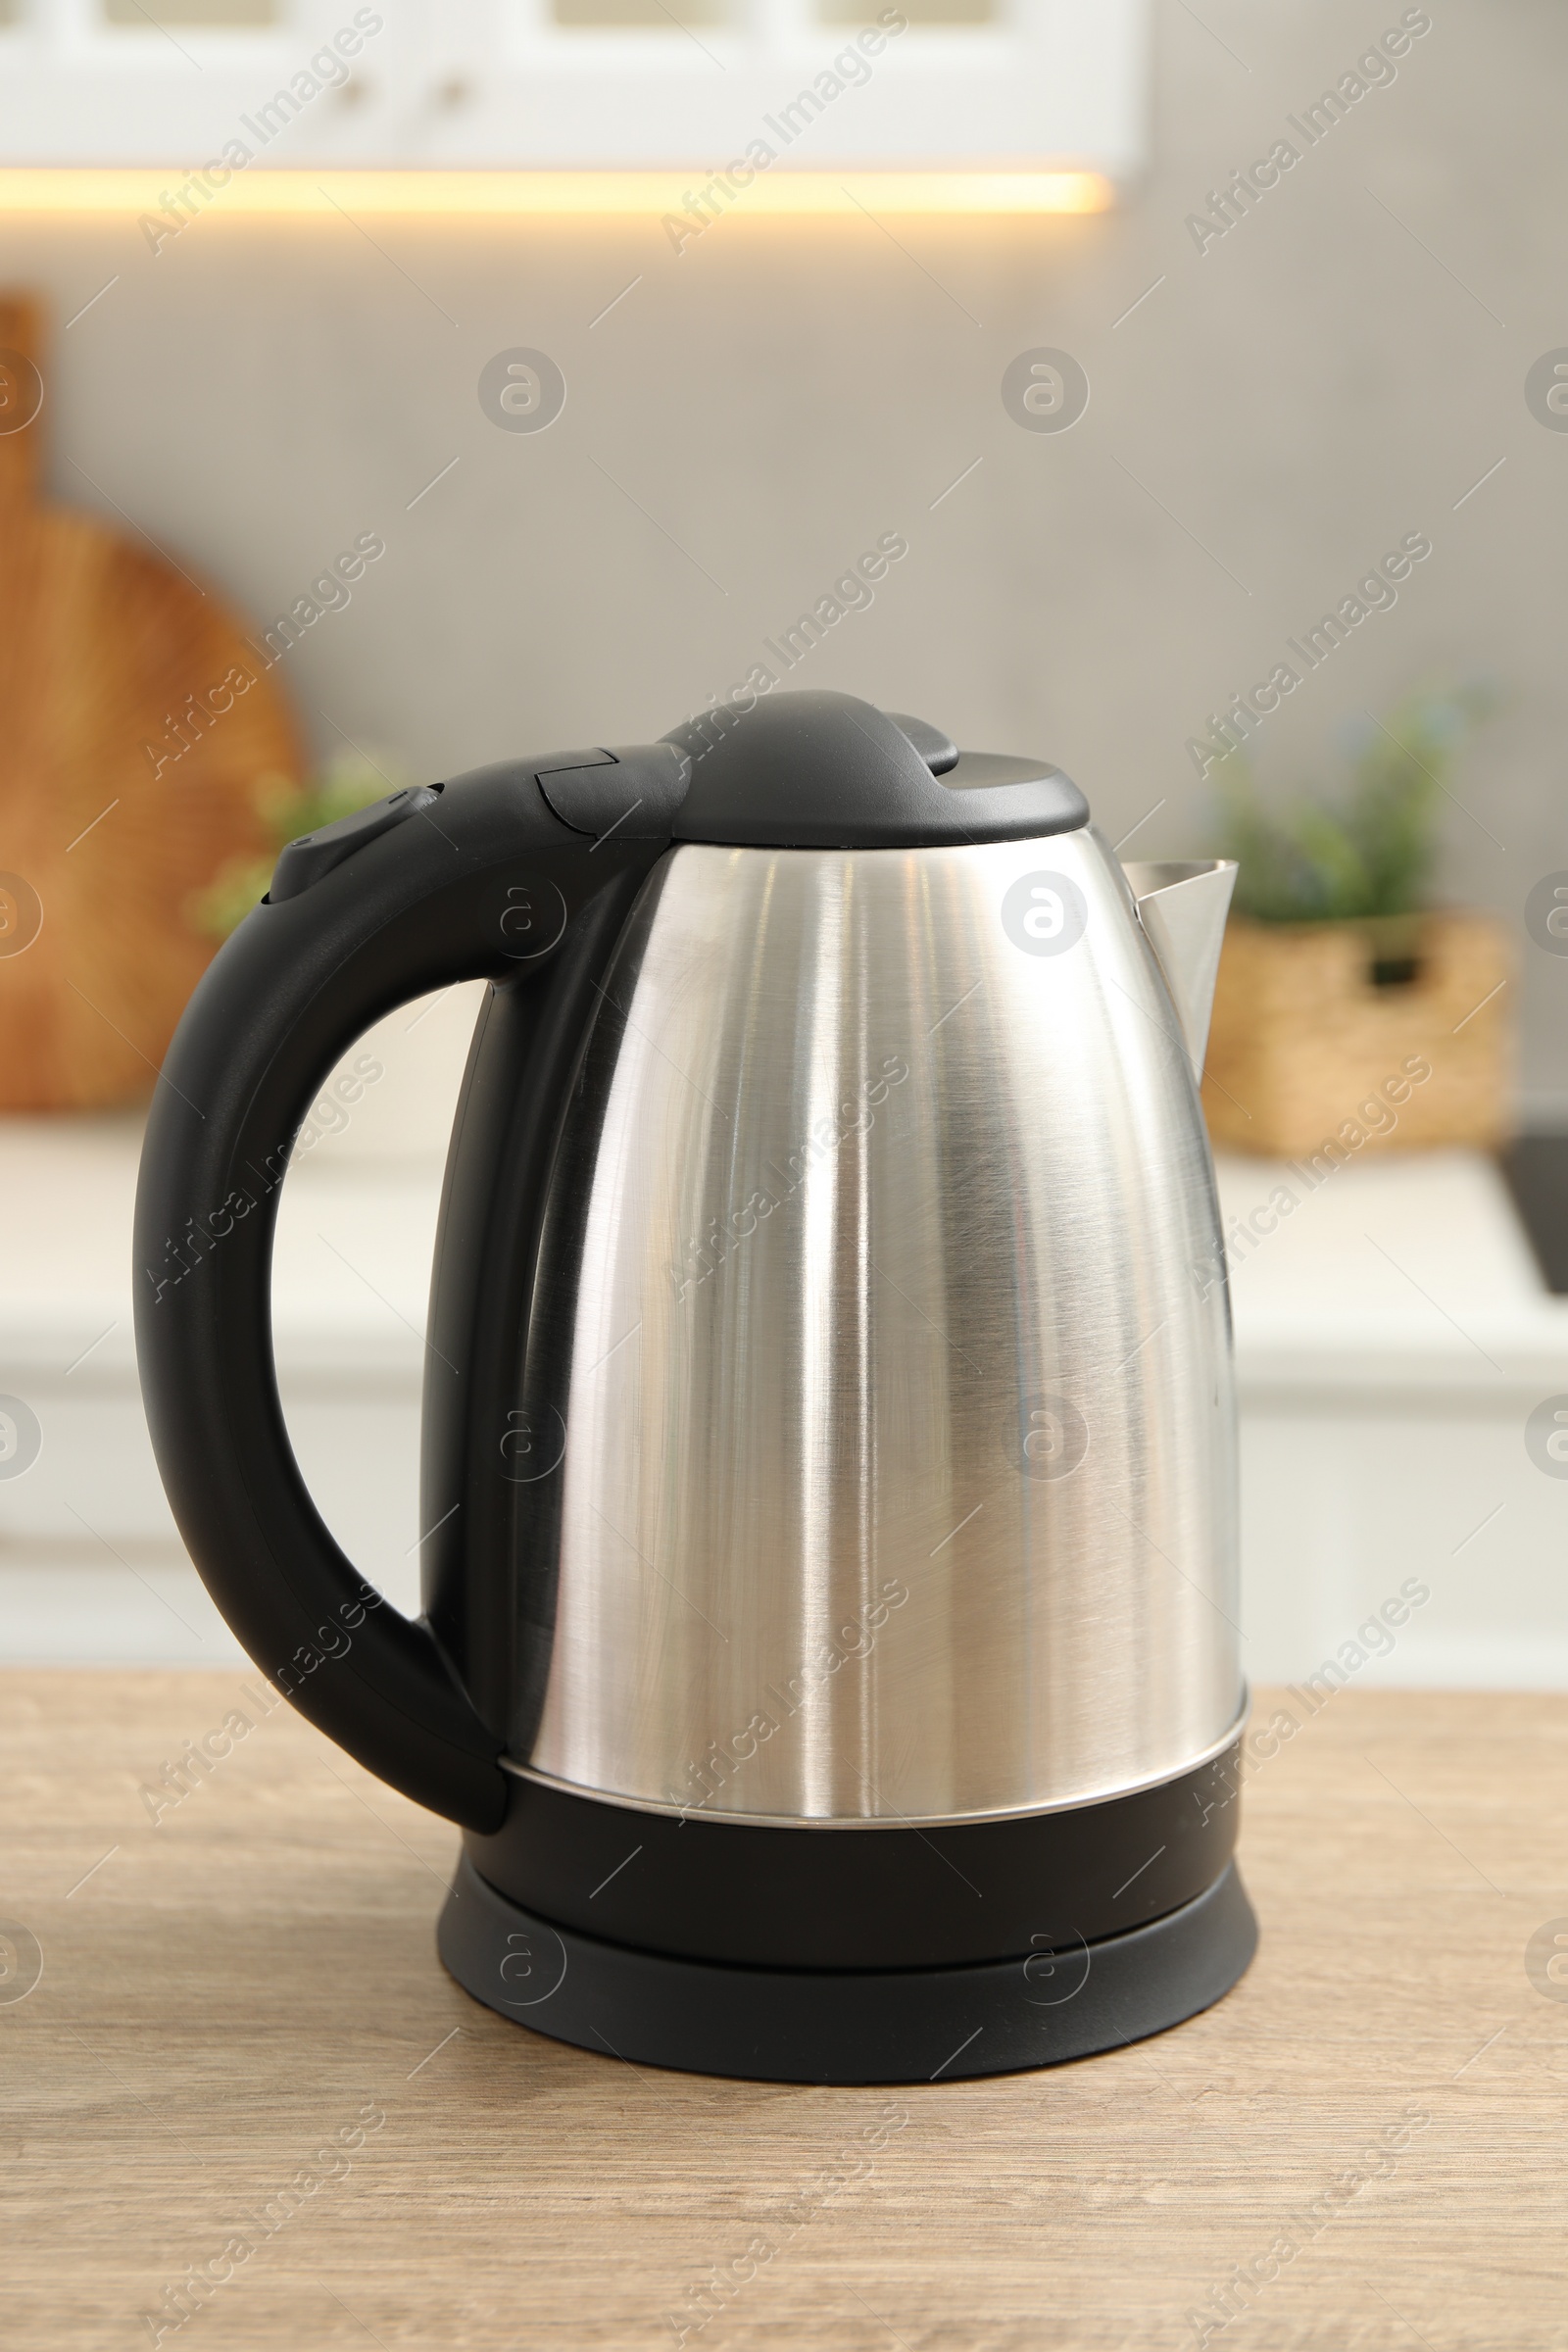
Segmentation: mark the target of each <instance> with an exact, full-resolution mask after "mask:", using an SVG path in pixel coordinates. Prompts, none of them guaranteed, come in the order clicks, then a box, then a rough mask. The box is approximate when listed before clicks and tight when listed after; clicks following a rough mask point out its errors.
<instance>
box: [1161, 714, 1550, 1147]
mask: <svg viewBox="0 0 1568 2352" xmlns="http://www.w3.org/2000/svg"><path fill="white" fill-rule="evenodd" d="M1488 701H1489V698H1488V697H1487V696H1485V695H1484V694H1483V693H1482V692H1481V691H1480V690H1479V689H1474V688H1471V689H1464V690H1458V691H1451V692H1446V693H1433V692H1426V693H1419V694H1414V695H1411V696H1410V697H1408V698H1407V699H1406V700H1405V701H1404V702H1403V703H1401V704H1400V705H1399V706H1398V707H1397V709H1396V710H1395V711H1391V712H1390V713H1389V715H1388V717H1387V718H1386V719H1374V720H1372V721H1370V722H1369V723H1368V724H1367V725H1366V726H1365V727H1364V728H1363V729H1362V730H1361V732H1360V734H1359V736H1358V738H1357V740H1356V743H1355V745H1354V750H1353V760H1352V769H1351V777H1350V784H1349V789H1348V792H1347V793H1346V794H1345V795H1344V797H1343V798H1342V799H1341V800H1340V802H1339V803H1338V804H1337V805H1330V804H1328V803H1326V802H1324V801H1322V800H1311V801H1303V802H1301V803H1300V804H1299V805H1298V806H1297V807H1295V808H1294V809H1285V810H1283V811H1279V812H1276V811H1273V810H1270V809H1267V808H1266V807H1265V806H1264V805H1263V803H1262V801H1261V799H1260V798H1259V795H1258V792H1257V789H1256V786H1255V784H1254V782H1253V779H1252V776H1251V774H1250V770H1249V768H1248V766H1247V763H1246V761H1245V760H1244V759H1243V757H1242V756H1241V754H1240V753H1239V752H1236V753H1232V754H1231V755H1230V756H1229V757H1228V758H1226V759H1225V760H1221V761H1220V762H1219V764H1218V766H1217V767H1216V769H1215V771H1214V773H1215V781H1216V784H1217V786H1218V788H1219V794H1220V826H1219V842H1218V845H1217V846H1218V850H1219V854H1220V855H1221V856H1223V857H1227V858H1235V859H1236V860H1237V864H1238V867H1239V872H1238V874H1237V884H1236V898H1235V903H1234V909H1233V912H1232V916H1231V921H1230V924H1229V926H1228V928H1227V931H1226V935H1225V947H1224V951H1223V954H1222V956H1221V958H1220V967H1219V979H1218V984H1217V986H1216V989H1215V997H1214V1018H1213V1026H1212V1029H1211V1030H1210V1033H1209V1044H1208V1061H1207V1066H1206V1069H1205V1072H1204V1080H1203V1107H1204V1110H1205V1112H1206V1114H1207V1117H1208V1123H1209V1131H1210V1133H1211V1135H1212V1137H1213V1139H1214V1141H1215V1143H1216V1144H1225V1145H1230V1146H1233V1147H1234V1148H1236V1149H1239V1150H1242V1151H1248V1152H1265V1153H1269V1154H1271V1155H1274V1156H1278V1157H1291V1158H1295V1157H1299V1156H1301V1155H1302V1154H1307V1155H1311V1154H1314V1153H1319V1152H1322V1151H1323V1150H1324V1149H1325V1148H1327V1147H1328V1146H1329V1145H1331V1144H1335V1145H1337V1146H1338V1147H1339V1149H1340V1150H1342V1151H1347V1150H1348V1151H1349V1152H1359V1150H1360V1149H1361V1148H1362V1146H1363V1145H1369V1144H1373V1143H1380V1144H1395V1145H1403V1146H1409V1145H1431V1144H1472V1145H1481V1146H1484V1147H1489V1148H1490V1147H1494V1146H1495V1145H1497V1144H1499V1143H1501V1142H1502V1141H1503V1139H1504V1137H1505V1135H1506V1133H1507V1131H1508V1123H1509V1119H1508V1114H1509V1078H1510V1063H1511V1055H1510V1040H1511V1019H1510V1014H1509V1008H1508V1005H1507V988H1506V983H1507V981H1508V978H1509V974H1510V960H1509V955H1508V945H1507V939H1506V935H1505V933H1504V931H1503V929H1502V926H1501V924H1500V923H1499V922H1498V921H1497V920H1496V918H1495V917H1494V916H1492V915H1490V914H1485V913H1479V912H1475V911H1472V910H1468V909H1464V908H1459V907H1434V906H1433V905H1432V904H1431V903H1430V898H1429V893H1430V890H1431V887H1432V881H1433V874H1434V868H1435V865H1436V862H1437V856H1438V849H1439V828H1440V820H1441V818H1442V815H1443V811H1444V807H1445V804H1446V803H1451V800H1452V796H1451V794H1450V793H1449V791H1448V783H1447V778H1448V775H1449V773H1450V771H1451V769H1452V766H1453V762H1454V759H1455V756H1456V754H1457V751H1458V748H1459V746H1460V744H1461V742H1462V741H1463V739H1464V736H1465V735H1466V733H1467V732H1468V730H1469V729H1470V728H1471V726H1472V725H1473V724H1474V723H1475V721H1476V720H1477V719H1478V718H1480V717H1481V716H1482V715H1483V714H1484V711H1485V710H1486V709H1487V707H1488Z"/></svg>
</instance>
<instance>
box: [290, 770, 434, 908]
mask: <svg viewBox="0 0 1568 2352" xmlns="http://www.w3.org/2000/svg"><path fill="white" fill-rule="evenodd" d="M440 797H441V796H440V794H439V793H438V792H434V791H432V790H431V789H430V787H429V786H428V785H426V784H420V785H413V786H409V787H407V788H406V789H405V790H404V791H402V792H394V793H393V794H392V795H391V797H390V799H388V800H384V801H372V802H371V803H370V806H369V808H368V809H355V810H354V813H353V814H352V815H351V816H340V817H338V818H337V820H336V821H335V823H333V824H330V825H319V826H318V828H317V830H316V831H315V832H314V833H302V834H301V835H300V838H299V839H298V841H291V842H290V843H289V845H288V847H287V849H286V850H285V851H284V852H283V854H282V856H281V857H280V858H279V859H278V861H277V864H276V866H275V867H274V869H273V873H272V884H271V888H270V890H269V892H268V894H267V895H268V898H269V899H270V902H271V904H272V905H273V906H274V907H275V906H277V905H278V903H279V902H280V901H281V900H283V899H297V898H298V897H299V896H300V894H301V892H302V891H307V890H309V889H310V888H311V886H312V884H313V883H316V882H319V881H320V880H321V879H322V877H323V875H326V874H329V873H331V871H332V869H333V867H334V866H339V865H341V864H342V863H343V861H344V859H345V858H352V857H353V856H354V855H355V853H356V851H358V850H363V849H364V847H365V845H366V843H367V842H369V841H374V840H375V839H376V837H377V835H379V834H382V833H390V831H391V830H392V827H393V826H394V825H401V824H402V823H403V821H404V819H405V817H410V816H414V815H416V814H417V812H418V810H419V809H430V808H433V807H434V805H435V803H436V802H437V801H438V800H439V799H440Z"/></svg>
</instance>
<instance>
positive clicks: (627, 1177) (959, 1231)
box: [430, 827, 1242, 1824]
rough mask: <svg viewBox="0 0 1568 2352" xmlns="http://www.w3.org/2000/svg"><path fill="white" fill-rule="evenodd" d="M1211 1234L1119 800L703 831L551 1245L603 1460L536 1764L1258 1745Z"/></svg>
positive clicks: (599, 1767) (904, 1802)
mask: <svg viewBox="0 0 1568 2352" xmlns="http://www.w3.org/2000/svg"><path fill="white" fill-rule="evenodd" d="M1042 905H1044V906H1046V907H1047V908H1048V910H1049V911H1048V918H1047V919H1048V924H1054V928H1050V927H1048V928H1046V929H1044V930H1043V931H1035V932H1032V931H1031V930H1030V929H1029V928H1028V923H1029V917H1030V914H1031V912H1032V911H1034V910H1035V909H1036V908H1038V907H1041V906H1042ZM1058 907H1065V908H1067V909H1068V910H1069V911H1068V914H1067V915H1066V916H1065V917H1062V918H1060V919H1058V917H1057V914H1056V909H1057V908H1058ZM1217 1238H1218V1223H1217V1217H1216V1212H1215V1205H1214V1197H1213V1189H1212V1182H1211V1177H1210V1171H1209V1162H1208V1152H1207V1148H1206V1144H1205V1140H1204V1134H1203V1127H1202V1121H1201V1116H1200V1112H1199V1107H1198V1102H1197V1096H1196V1090H1195V1086H1194V1079H1193V1072H1192V1068H1191V1066H1190V1063H1189V1059H1188V1055H1187V1052H1186V1049H1185V1046H1184V1043H1183V1040H1182V1036H1181V1032H1180V1029H1179V1026H1178V1023H1177V1021H1176V1019H1175V1018H1174V1017H1173V1006H1172V1003H1171V999H1170V995H1169V993H1168V990H1167V987H1166V985H1165V983H1164V981H1163V978H1162V976H1161V973H1160V970H1159V967H1158V965H1157V962H1156V960H1155V957H1154V955H1153V953H1152V949H1151V946H1150V943H1149V941H1148V939H1147V938H1146V936H1145V934H1144V931H1143V929H1142V926H1141V924H1140V922H1139V919H1138V916H1137V914H1136V911H1135V907H1134V902H1133V896H1132V892H1131V890H1130V889H1129V887H1128V885H1127V882H1126V881H1125V879H1124V878H1123V875H1122V873H1121V870H1120V868H1119V867H1118V866H1117V865H1116V864H1115V862H1114V860H1113V859H1112V858H1110V856H1109V855H1108V853H1107V852H1106V850H1105V848H1104V846H1103V843H1102V842H1101V840H1100V839H1099V837H1098V835H1097V834H1096V833H1095V832H1094V831H1093V829H1092V828H1089V827H1085V828H1083V829H1082V830H1081V831H1078V832H1075V833H1072V834H1070V835H1066V836H1063V837H1061V838H1059V839H1057V840H1054V841H1052V842H1050V843H1049V844H1041V843H1039V842H1027V841H1026V842H998V843H989V844H985V845H983V846H980V847H974V848H971V847H968V846H956V847H944V848H939V849H911V850H862V851H849V852H838V851H829V850H762V849H738V848H718V847H709V846H695V845H694V846H690V847H685V848H681V849H678V850H676V851H674V852H673V853H672V854H671V856H670V857H669V858H666V859H665V860H664V861H663V862H662V864H661V865H660V866H659V867H658V868H657V869H656V871H655V873H654V874H653V875H652V876H651V877H650V879H649V881H648V883H647V884H646V886H645V888H644V891H643V895H642V897H641V899H640V900H639V902H638V905H637V907H636V909H635V912H634V913H633V916H632V918H631V921H630V922H629V923H628V925H627V928H626V931H625V933H624V934H623V936H622V939H621V942H620V945H619V947H618V949H617V952H616V955H615V958H614V960H613V964H612V966H611V969H610V972H609V974H608V976H607V979H606V981H605V984H604V1001H603V1003H602V1004H601V1005H600V1008H599V1011H598V1013H597V1016H596V1018H595V1022H594V1028H593V1033H592V1036H591V1039H590V1041H589V1043H588V1048H587V1052H586V1055H585V1058H584V1063H583V1069H582V1075H581V1079H580V1082H579V1085H578V1087H577V1089H576V1092H575V1093H574V1096H573V1099H572V1104H571V1108H570V1111H569V1114H568V1117H567V1120H566V1123H565V1127H564V1133H563V1136H562V1141H561V1147H560V1156H559V1159H558V1163H557V1173H556V1177H555V1180H554V1184H553V1188H552V1200H551V1205H550V1214H549V1218H548V1222H547V1225H546V1229H545V1235H544V1243H543V1248H542V1250H541V1255H540V1265H539V1275H538V1284H537V1291H536V1299H537V1307H536V1317H537V1329H536V1333H535V1334H534V1335H533V1344H532V1345H531V1347H530V1350H529V1360H528V1377H527V1384H526V1385H527V1393H528V1395H529V1397H531V1398H533V1399H536V1400H537V1403H538V1404H541V1405H544V1406H546V1407H548V1405H549V1403H550V1402H551V1401H552V1400H554V1401H555V1402H556V1404H557V1406H558V1409H559V1411H560V1414H561V1418H562V1422H563V1424H564V1456H563V1459H562V1461H561V1464H560V1468H559V1472H558V1473H557V1475H558V1476H559V1478H560V1481H561V1489H562V1496H561V1535H560V1549H559V1559H558V1563H557V1566H556V1571H555V1573H556V1577H557V1588H556V1593H555V1605H554V1612H553V1618H554V1622H553V1627H552V1631H551V1635H550V1638H549V1654H548V1659H541V1661H540V1666H541V1668H542V1679H543V1701H542V1705H541V1706H540V1707H539V1710H538V1715H537V1720H536V1721H528V1720H526V1719H521V1720H515V1724H514V1727H513V1733H514V1738H513V1745H512V1751H511V1752H512V1756H513V1759H514V1761H515V1764H516V1766H517V1767H518V1768H519V1769H521V1770H525V1771H528V1772H532V1773H537V1774H540V1775H544V1776H547V1777H548V1778H550V1779H551V1780H552V1781H554V1782H557V1783H559V1784H561V1785H563V1786H565V1787H568V1788H571V1789H578V1790H582V1791H586V1792H589V1793H592V1794H594V1795H599V1796H607V1795H608V1796H612V1797H613V1798H614V1799H616V1800H617V1801H619V1802H628V1801H629V1802H632V1803H635V1804H637V1805H653V1806H662V1807H673V1808H676V1809H685V1808H692V1809H702V1810H704V1811H706V1812H711V1813H713V1814H715V1815H726V1816H728V1815H743V1816H746V1817H749V1818H752V1819H756V1820H762V1821H770V1822H811V1823H846V1824H856V1823H864V1822H883V1823H897V1822H905V1823H909V1822H916V1823H920V1824H929V1823H932V1822H949V1821H956V1820H974V1819H981V1818H985V1817H988V1816H993V1815H999V1814H1007V1813H1024V1812H1030V1811H1034V1810H1036V1809H1038V1808H1040V1807H1044V1806H1060V1805H1071V1804H1084V1803H1088V1802H1092V1801H1094V1800H1096V1799H1098V1798H1102V1797H1105V1796H1110V1795H1114V1794H1117V1793H1120V1792H1121V1791H1123V1790H1126V1789H1134V1788H1137V1787H1140V1786H1141V1785H1143V1784H1145V1783H1148V1782H1151V1781H1155V1780H1160V1779H1164V1778H1166V1777H1168V1776H1169V1775H1171V1774H1173V1773H1176V1772H1179V1771H1181V1770H1182V1769H1184V1768H1185V1767H1188V1766H1191V1765H1192V1764H1194V1763H1195V1762H1197V1761H1199V1760H1201V1759H1202V1758H1204V1757H1206V1756H1209V1755H1211V1754H1213V1753H1215V1752H1217V1751H1218V1750H1219V1749H1220V1748H1221V1747H1223V1746H1224V1744H1225V1743H1226V1741H1227V1740H1230V1739H1231V1738H1232V1737H1233V1736H1234V1734H1235V1730H1236V1725H1237V1717H1238V1713H1239V1710H1240V1707H1241V1703H1242V1691H1241V1679H1240V1671H1239V1665H1238V1658H1237V1631H1236V1616H1237V1591H1236V1523H1235V1485H1236V1472H1235V1458H1234V1447H1235V1437H1234V1420H1235V1416H1234V1406H1233V1400H1232V1392H1231V1371H1230V1360H1229V1344H1228V1343H1229V1334H1228V1330H1227V1323H1226V1315H1227V1308H1226V1298H1225V1291H1224V1287H1223V1285H1221V1284H1217V1283H1214V1282H1212V1281H1211V1280H1210V1281H1205V1280H1202V1279H1199V1280H1195V1269H1202V1268H1204V1267H1208V1268H1212V1264H1213V1253H1214V1249H1215V1244H1216V1241H1217ZM437 1499H439V1498H438V1497H434V1496H432V1497H431V1498H430V1500H431V1502H432V1503H434V1502H435V1501H436V1500H437ZM523 1572H524V1573H526V1569H525V1568H524V1570H523ZM541 1639H543V1637H541ZM532 1680H533V1678H532V1677H525V1678H524V1682H523V1683H522V1684H519V1689H522V1688H527V1687H529V1686H531V1683H532Z"/></svg>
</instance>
